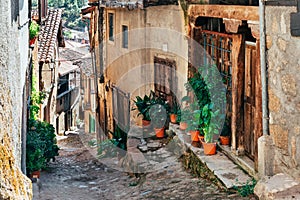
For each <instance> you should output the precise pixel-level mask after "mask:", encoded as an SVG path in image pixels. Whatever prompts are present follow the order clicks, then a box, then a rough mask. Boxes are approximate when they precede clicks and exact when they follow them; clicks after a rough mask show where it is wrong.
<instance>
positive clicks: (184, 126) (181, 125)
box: [179, 122, 187, 131]
mask: <svg viewBox="0 0 300 200" xmlns="http://www.w3.org/2000/svg"><path fill="white" fill-rule="evenodd" d="M186 128H187V123H186V122H180V123H179V129H180V130H182V131H184V130H185V129H186Z"/></svg>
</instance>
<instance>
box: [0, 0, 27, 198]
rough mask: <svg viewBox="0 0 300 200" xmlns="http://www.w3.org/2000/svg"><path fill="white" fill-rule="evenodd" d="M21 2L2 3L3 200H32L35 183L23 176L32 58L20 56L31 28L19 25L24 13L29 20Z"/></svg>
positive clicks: (0, 121)
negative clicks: (25, 101) (23, 126)
mask: <svg viewBox="0 0 300 200" xmlns="http://www.w3.org/2000/svg"><path fill="white" fill-rule="evenodd" d="M17 2H19V3H20V5H18V6H17V5H15V3H16V1H9V0H0V4H1V9H0V35H1V37H0V44H1V46H0V68H1V70H0V199H14V200H15V199H16V200H27V199H31V194H32V193H31V181H30V180H29V179H28V178H26V176H24V175H23V174H22V172H21V170H20V165H21V113H22V94H23V88H24V83H25V69H24V68H25V67H26V66H28V56H27V54H26V56H21V54H20V52H22V53H23V52H24V51H25V50H23V48H24V49H27V47H28V26H27V25H26V23H25V25H24V26H19V25H20V24H18V15H19V12H20V11H24V9H25V11H24V12H25V14H24V12H22V13H21V14H22V16H23V15H25V16H27V14H26V9H27V6H25V5H27V1H17ZM27 13H28V11H27ZM25 21H26V20H25ZM20 22H22V20H20ZM21 25H23V24H21ZM18 26H19V27H18ZM18 28H19V29H18ZM20 44H23V45H25V46H23V47H20V46H19V45H20ZM25 52H26V53H27V52H28V50H26V51H25Z"/></svg>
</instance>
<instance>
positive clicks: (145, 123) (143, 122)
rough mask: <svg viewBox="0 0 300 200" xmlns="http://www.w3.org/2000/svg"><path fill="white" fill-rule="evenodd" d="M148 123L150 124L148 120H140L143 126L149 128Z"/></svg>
mask: <svg viewBox="0 0 300 200" xmlns="http://www.w3.org/2000/svg"><path fill="white" fill-rule="evenodd" d="M150 123H151V121H149V120H144V119H143V120H142V124H143V126H149V125H150Z"/></svg>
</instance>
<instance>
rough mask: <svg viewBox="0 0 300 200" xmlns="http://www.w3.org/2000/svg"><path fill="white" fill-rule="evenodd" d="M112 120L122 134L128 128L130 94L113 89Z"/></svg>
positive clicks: (116, 88)
mask: <svg viewBox="0 0 300 200" xmlns="http://www.w3.org/2000/svg"><path fill="white" fill-rule="evenodd" d="M113 118H114V121H115V123H116V125H117V126H118V127H119V128H121V129H122V130H123V131H124V132H126V133H127V132H128V130H129V128H130V94H129V93H125V92H124V91H122V90H121V89H120V88H118V87H113Z"/></svg>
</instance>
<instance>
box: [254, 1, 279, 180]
mask: <svg viewBox="0 0 300 200" xmlns="http://www.w3.org/2000/svg"><path fill="white" fill-rule="evenodd" d="M265 28H266V27H265V5H264V0H259V30H260V34H259V35H260V67H261V86H262V126H263V127H262V128H263V135H262V136H261V137H260V138H258V141H257V143H258V144H257V147H258V160H257V171H258V178H262V177H265V176H272V175H274V170H273V169H274V162H275V153H274V152H275V149H274V144H273V139H272V137H271V136H270V135H269V111H268V87H267V67H266V34H265ZM258 185H259V184H258Z"/></svg>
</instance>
